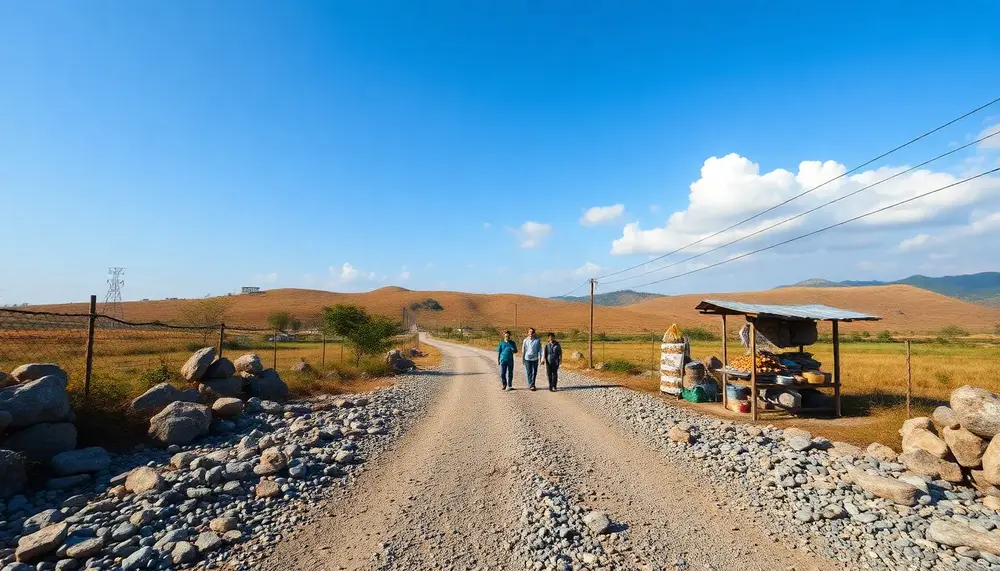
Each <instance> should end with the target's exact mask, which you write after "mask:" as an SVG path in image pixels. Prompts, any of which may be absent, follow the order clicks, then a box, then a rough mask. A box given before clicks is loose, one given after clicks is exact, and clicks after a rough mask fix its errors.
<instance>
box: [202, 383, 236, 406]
mask: <svg viewBox="0 0 1000 571" xmlns="http://www.w3.org/2000/svg"><path fill="white" fill-rule="evenodd" d="M242 396H243V378H242V377H229V378H227V379H205V380H204V381H202V382H201V383H200V384H199V385H198V402H200V403H202V404H208V405H210V404H212V403H213V402H215V401H217V400H219V399H220V398H223V397H230V398H240V397H242Z"/></svg>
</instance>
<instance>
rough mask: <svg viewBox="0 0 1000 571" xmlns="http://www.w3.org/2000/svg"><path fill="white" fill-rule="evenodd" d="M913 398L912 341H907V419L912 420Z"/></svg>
mask: <svg viewBox="0 0 1000 571" xmlns="http://www.w3.org/2000/svg"><path fill="white" fill-rule="evenodd" d="M912 396H913V376H912V375H911V372H910V340H909V339H907V340H906V418H910V398H911V397H912Z"/></svg>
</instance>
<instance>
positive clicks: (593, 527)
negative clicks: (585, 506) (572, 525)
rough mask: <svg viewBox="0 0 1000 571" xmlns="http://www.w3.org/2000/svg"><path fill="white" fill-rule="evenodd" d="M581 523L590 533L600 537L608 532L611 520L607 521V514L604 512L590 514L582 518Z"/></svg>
mask: <svg viewBox="0 0 1000 571" xmlns="http://www.w3.org/2000/svg"><path fill="white" fill-rule="evenodd" d="M583 523H585V524H587V527H589V528H590V531H593V532H594V533H596V534H598V535H601V534H605V533H607V532H608V530H609V529H610V528H611V520H610V519H608V516H607V514H605V513H604V512H590V513H588V514H587V515H585V516H583Z"/></svg>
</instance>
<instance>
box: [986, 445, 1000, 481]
mask: <svg viewBox="0 0 1000 571" xmlns="http://www.w3.org/2000/svg"><path fill="white" fill-rule="evenodd" d="M983 478H984V479H985V480H986V481H987V482H989V483H991V484H993V485H994V486H1000V438H995V437H994V438H993V439H991V440H990V443H989V445H988V446H987V447H986V452H984V453H983Z"/></svg>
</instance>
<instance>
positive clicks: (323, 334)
mask: <svg viewBox="0 0 1000 571" xmlns="http://www.w3.org/2000/svg"><path fill="white" fill-rule="evenodd" d="M321 335H322V336H323V358H322V360H321V361H320V365H319V366H320V368H326V331H324V332H322V333H321Z"/></svg>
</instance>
